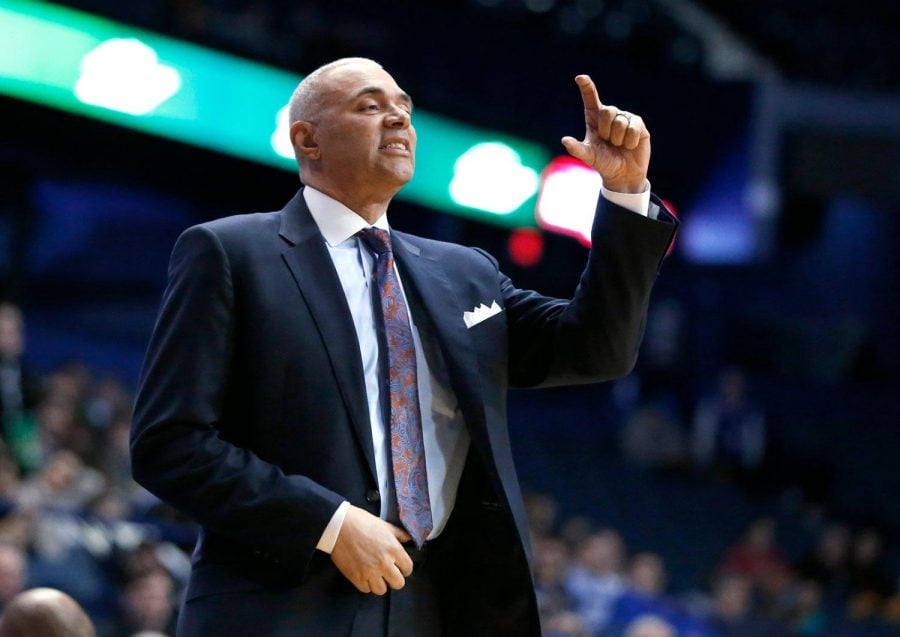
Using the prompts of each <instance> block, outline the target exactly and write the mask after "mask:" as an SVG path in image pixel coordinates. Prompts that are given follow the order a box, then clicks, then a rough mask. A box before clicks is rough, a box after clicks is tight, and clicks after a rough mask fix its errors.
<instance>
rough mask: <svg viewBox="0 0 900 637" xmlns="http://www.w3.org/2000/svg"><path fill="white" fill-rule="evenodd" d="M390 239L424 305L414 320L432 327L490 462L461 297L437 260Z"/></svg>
mask: <svg viewBox="0 0 900 637" xmlns="http://www.w3.org/2000/svg"><path fill="white" fill-rule="evenodd" d="M391 237H392V238H393V241H392V243H393V249H394V256H395V257H396V259H397V263H398V264H399V266H400V274H401V276H402V277H403V282H404V283H406V282H407V281H409V282H410V283H411V284H412V287H413V292H414V294H415V295H416V296H417V297H418V300H419V301H420V303H421V306H422V307H421V310H422V312H421V313H420V314H419V316H416V313H415V311H414V318H415V319H416V321H417V323H420V324H421V321H422V320H423V319H424V320H425V321H427V323H428V324H429V326H430V327H431V328H433V331H434V333H435V336H436V337H437V341H438V345H439V347H440V348H441V353H442V354H443V355H444V361H445V362H446V365H447V372H448V373H449V376H450V384H451V385H452V388H453V391H454V393H455V394H456V398H457V400H458V401H459V406H460V410H462V414H463V419H464V420H465V422H466V425H467V427H468V429H469V434H470V436H471V437H472V441H473V443H474V444H475V445H476V447H478V448H479V450H480V451H481V452H482V454H487V455H485V456H484V457H485V459H489V458H490V457H491V456H492V455H493V454H492V452H491V445H490V440H489V438H488V432H487V425H486V421H485V414H484V397H483V394H482V392H481V388H480V384H481V375H480V373H479V372H478V369H479V366H478V360H477V358H476V357H475V351H474V349H473V346H472V340H471V337H470V336H469V333H468V330H467V329H466V326H465V323H464V322H463V318H462V309H460V308H461V307H462V305H461V304H460V302H459V298H458V294H457V293H456V290H455V288H454V286H453V284H452V283H451V281H450V279H449V278H448V277H447V274H446V272H445V271H444V269H443V268H442V267H441V265H440V263H439V262H438V261H437V260H436V259H434V258H433V257H431V256H430V255H428V254H427V253H425V252H423V251H422V250H420V249H419V247H418V246H416V245H415V244H414V243H413V242H412V241H411V240H410V239H409V238H408V237H407V236H405V235H404V234H403V233H400V232H395V231H392V232H391ZM413 310H415V304H413Z"/></svg>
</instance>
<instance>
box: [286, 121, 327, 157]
mask: <svg viewBox="0 0 900 637" xmlns="http://www.w3.org/2000/svg"><path fill="white" fill-rule="evenodd" d="M315 133H316V130H315V127H314V126H313V125H312V124H311V123H310V122H304V121H302V120H298V121H296V122H294V123H293V124H291V144H293V146H294V152H295V153H297V157H298V158H300V157H302V158H303V159H312V160H315V159H319V156H320V154H321V151H320V150H319V144H318V143H317V142H316V134H315Z"/></svg>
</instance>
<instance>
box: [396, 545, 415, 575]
mask: <svg viewBox="0 0 900 637" xmlns="http://www.w3.org/2000/svg"><path fill="white" fill-rule="evenodd" d="M401 553H402V555H398V556H397V559H396V561H395V562H394V563H395V564H396V565H397V568H398V569H400V572H401V573H403V577H409V576H410V575H412V572H413V561H412V558H411V557H410V556H409V553H407V552H406V551H401Z"/></svg>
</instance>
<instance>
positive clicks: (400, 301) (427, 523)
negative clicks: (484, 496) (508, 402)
mask: <svg viewBox="0 0 900 637" xmlns="http://www.w3.org/2000/svg"><path fill="white" fill-rule="evenodd" d="M359 236H360V238H361V239H362V240H363V242H364V243H365V244H366V246H368V248H369V249H370V250H372V252H374V253H375V254H376V255H377V261H376V262H375V283H376V285H377V286H378V291H379V296H380V298H381V313H382V316H383V318H384V331H385V336H386V339H385V340H386V341H387V357H388V377H389V381H390V400H391V461H392V463H393V466H394V486H395V488H396V491H397V508H398V512H399V514H400V522H402V523H403V526H404V527H406V530H407V531H408V532H409V534H410V535H411V536H412V538H413V541H414V542H415V543H416V546H418V547H420V548H421V546H422V545H423V544H424V543H425V540H426V538H427V537H428V534H429V533H431V530H432V528H433V527H434V522H433V521H432V519H431V501H430V499H429V497H428V476H427V474H426V471H425V445H424V443H423V441H422V419H421V416H420V414H419V388H418V384H417V381H416V349H415V346H414V344H413V336H412V328H411V326H410V324H409V315H408V312H407V309H406V300H405V299H404V298H403V292H402V291H401V289H400V283H399V281H398V280H397V276H396V274H395V273H394V253H393V252H392V250H391V237H390V235H389V234H388V232H387V231H386V230H382V229H380V228H368V229H366V230H361V231H360V232H359Z"/></svg>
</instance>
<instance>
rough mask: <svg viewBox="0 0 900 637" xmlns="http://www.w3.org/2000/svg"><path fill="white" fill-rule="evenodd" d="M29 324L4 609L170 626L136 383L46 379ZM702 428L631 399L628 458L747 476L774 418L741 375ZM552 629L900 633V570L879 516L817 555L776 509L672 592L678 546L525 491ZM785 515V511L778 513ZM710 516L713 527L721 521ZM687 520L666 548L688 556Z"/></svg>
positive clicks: (109, 635)
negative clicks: (788, 539) (890, 563)
mask: <svg viewBox="0 0 900 637" xmlns="http://www.w3.org/2000/svg"><path fill="white" fill-rule="evenodd" d="M24 351H25V339H24V322H23V317H22V313H21V312H20V310H19V309H18V308H17V307H16V306H14V305H12V304H8V303H6V304H0V423H2V440H0V610H2V609H4V608H6V607H7V605H8V604H9V602H10V601H11V600H12V599H13V598H14V597H16V596H17V595H18V594H20V593H21V592H22V591H24V590H27V589H31V588H34V587H50V588H54V589H58V590H60V591H64V592H65V593H67V594H68V595H71V597H72V598H74V599H75V600H76V601H77V602H78V603H80V604H81V606H82V607H83V608H84V609H85V611H86V612H87V613H88V615H89V616H90V617H91V619H92V620H93V623H94V625H95V626H96V631H97V635H99V636H100V637H120V636H122V637H126V636H131V635H138V634H140V635H142V637H143V636H147V635H157V636H158V635H169V636H171V635H174V625H175V620H176V612H177V606H178V595H179V593H180V591H181V590H182V588H183V585H184V583H185V581H186V578H187V575H188V572H189V569H190V563H189V557H188V556H189V552H190V549H191V547H192V545H193V541H194V539H195V533H196V529H195V526H194V525H193V524H192V523H191V522H190V521H188V520H187V519H185V518H184V517H182V516H181V515H179V514H178V513H177V512H175V511H174V510H172V509H170V508H169V507H167V506H165V505H163V504H161V503H160V502H159V501H157V500H156V499H155V498H153V497H152V496H151V495H150V494H149V493H147V492H146V491H144V490H143V489H141V488H140V487H139V486H138V485H137V484H136V483H134V481H133V480H132V479H131V476H130V472H129V461H128V437H129V427H130V415H131V406H132V396H131V394H130V391H129V390H128V388H127V387H125V386H124V385H123V384H122V383H121V382H120V381H118V380H116V379H115V378H113V377H104V376H97V375H94V374H92V373H90V372H89V370H88V369H87V368H86V366H85V365H83V364H82V363H79V362H77V361H76V362H70V363H68V364H65V365H63V366H61V367H60V368H59V369H57V370H56V371H54V372H52V373H50V374H49V375H46V376H43V377H40V378H37V377H34V376H32V375H31V374H29V371H28V369H27V367H26V366H25V365H24V364H23V354H24ZM694 413H695V418H694V425H693V429H692V432H690V433H688V434H685V433H679V431H678V429H677V428H676V427H674V426H673V425H672V424H671V423H668V422H667V421H666V416H665V413H664V412H660V411H658V410H655V408H652V407H646V406H645V407H640V406H636V407H635V408H634V409H633V411H632V412H630V414H629V415H627V417H626V418H625V422H626V424H625V426H624V427H623V430H622V451H623V456H624V457H626V458H630V459H631V461H632V462H634V463H636V464H638V465H641V466H645V467H646V466H650V467H654V466H662V467H671V466H681V465H683V464H685V463H687V464H690V465H692V466H695V467H697V468H699V469H700V470H702V471H710V472H714V473H715V475H716V476H721V475H723V474H724V475H727V476H731V477H740V476H742V475H744V474H745V472H747V471H752V470H754V469H755V468H756V467H758V466H759V465H760V462H761V461H762V454H763V449H764V447H765V445H764V438H765V418H764V416H763V413H762V410H761V409H760V408H759V407H758V406H757V405H756V404H755V402H754V401H753V400H752V398H751V397H750V396H749V395H748V392H747V390H746V382H745V379H744V378H743V375H742V374H741V372H740V371H739V370H735V369H729V370H725V371H723V373H722V375H721V377H720V379H719V383H718V387H717V389H716V391H714V392H713V393H711V394H710V395H709V396H708V397H705V398H701V399H700V400H699V401H698V402H697V405H696V408H695V410H694ZM526 506H527V510H528V514H529V521H530V525H531V532H532V538H533V546H534V558H535V559H534V566H535V581H536V587H537V594H538V601H539V605H540V610H541V614H542V618H543V622H544V631H545V635H548V636H550V635H555V636H560V637H562V636H569V637H769V636H771V637H781V636H784V637H787V636H789V635H799V636H803V637H864V636H866V637H867V636H870V635H871V636H873V637H875V636H878V635H890V634H900V593H898V590H897V584H898V573H896V572H889V571H888V570H886V566H885V565H886V563H887V562H886V561H885V559H884V555H885V547H884V541H883V538H882V537H881V536H880V535H879V533H878V532H876V531H874V530H871V529H858V530H851V529H850V527H848V526H846V525H843V524H840V523H828V524H824V523H823V524H821V525H820V526H819V527H818V528H817V529H815V530H814V531H812V532H811V533H810V538H811V544H810V546H809V547H808V552H806V553H805V554H803V553H801V554H798V555H789V554H788V553H787V552H786V551H784V550H782V549H781V548H780V547H779V544H778V541H777V538H778V528H777V524H776V522H775V521H774V520H775V518H774V517H763V518H760V519H758V520H756V521H755V522H753V523H752V524H751V525H750V526H749V528H747V529H746V532H745V533H744V534H743V536H741V537H740V538H737V539H736V540H735V542H734V544H733V545H732V546H731V548H729V549H728V551H727V552H726V553H725V554H724V555H722V556H721V559H720V561H719V564H718V566H717V567H716V568H715V569H714V572H713V573H711V574H709V585H708V587H707V588H706V589H705V590H681V591H678V592H677V594H676V593H675V592H673V591H671V590H670V587H669V582H668V574H667V568H666V559H665V556H664V555H662V554H661V553H656V552H650V551H645V550H632V551H629V548H628V547H627V545H626V542H627V537H623V533H624V532H623V531H620V530H616V529H611V528H594V526H593V525H592V523H591V522H590V521H589V520H588V519H587V518H585V517H576V518H571V519H567V520H558V519H557V510H558V505H557V503H556V501H555V500H554V499H553V498H552V497H550V496H548V495H540V494H530V495H528V497H527V499H526ZM773 513H774V512H773ZM715 515H716V513H715V512H712V511H711V512H710V520H711V521H710V523H711V524H715ZM678 534H679V531H678V529H671V536H672V538H673V540H672V542H671V546H670V547H668V549H667V550H671V551H678V550H679V542H678V541H677V537H678Z"/></svg>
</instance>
